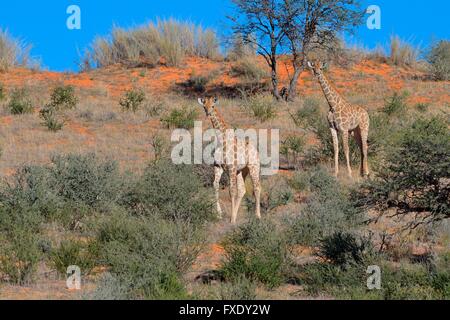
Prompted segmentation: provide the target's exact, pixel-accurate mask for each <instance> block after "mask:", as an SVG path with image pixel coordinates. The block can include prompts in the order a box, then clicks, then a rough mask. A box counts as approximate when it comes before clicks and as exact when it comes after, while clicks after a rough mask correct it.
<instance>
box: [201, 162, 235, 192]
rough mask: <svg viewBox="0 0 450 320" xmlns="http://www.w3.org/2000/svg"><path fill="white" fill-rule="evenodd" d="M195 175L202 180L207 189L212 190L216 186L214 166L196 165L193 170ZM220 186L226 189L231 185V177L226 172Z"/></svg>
mask: <svg viewBox="0 0 450 320" xmlns="http://www.w3.org/2000/svg"><path fill="white" fill-rule="evenodd" d="M193 170H194V172H195V174H196V175H197V176H198V177H199V178H200V181H201V182H202V183H203V186H204V187H205V188H212V187H213V186H214V179H215V174H214V166H211V165H208V164H201V165H195V166H194V168H193ZM220 185H221V187H222V188H225V187H227V186H229V185H230V177H229V176H228V174H227V173H226V172H224V173H223V174H222V178H221V179H220Z"/></svg>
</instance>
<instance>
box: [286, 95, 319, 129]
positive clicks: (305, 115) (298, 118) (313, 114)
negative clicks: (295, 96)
mask: <svg viewBox="0 0 450 320" xmlns="http://www.w3.org/2000/svg"><path fill="white" fill-rule="evenodd" d="M324 117H325V115H324V114H323V113H322V112H321V108H320V102H319V101H318V100H317V99H315V98H306V99H305V101H304V102H303V106H302V107H300V108H298V109H297V111H296V112H295V113H293V114H291V118H292V120H293V121H294V123H295V125H296V126H297V127H300V128H304V129H309V130H313V131H316V130H317V128H318V127H319V125H320V123H319V122H320V121H321V119H322V118H324Z"/></svg>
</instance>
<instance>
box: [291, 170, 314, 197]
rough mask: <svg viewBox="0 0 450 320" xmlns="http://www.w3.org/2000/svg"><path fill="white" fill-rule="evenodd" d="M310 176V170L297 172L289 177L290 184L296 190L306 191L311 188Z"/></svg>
mask: <svg viewBox="0 0 450 320" xmlns="http://www.w3.org/2000/svg"><path fill="white" fill-rule="evenodd" d="M309 179H310V176H309V173H308V172H305V171H301V172H296V173H295V174H294V176H293V177H292V178H291V179H289V186H290V187H291V188H292V189H294V190H295V191H299V192H304V191H308V190H309V186H310V181H309Z"/></svg>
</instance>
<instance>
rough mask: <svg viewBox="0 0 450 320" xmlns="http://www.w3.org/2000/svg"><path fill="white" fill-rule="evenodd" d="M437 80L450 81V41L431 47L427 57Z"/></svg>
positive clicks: (443, 41)
mask: <svg viewBox="0 0 450 320" xmlns="http://www.w3.org/2000/svg"><path fill="white" fill-rule="evenodd" d="M427 60H428V62H429V63H430V64H431V72H432V74H433V76H434V78H435V79H436V80H443V81H448V80H450V41H447V40H442V41H440V42H438V43H436V44H434V45H433V46H432V47H431V50H430V52H429V53H428V55H427Z"/></svg>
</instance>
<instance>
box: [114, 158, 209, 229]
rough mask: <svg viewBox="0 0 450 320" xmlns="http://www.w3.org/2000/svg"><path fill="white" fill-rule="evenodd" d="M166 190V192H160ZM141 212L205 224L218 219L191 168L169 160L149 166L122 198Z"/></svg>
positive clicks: (131, 207)
mask: <svg viewBox="0 0 450 320" xmlns="http://www.w3.org/2000/svg"><path fill="white" fill-rule="evenodd" d="M161 190H164V192H161ZM122 201H123V203H124V205H125V206H126V207H127V208H130V209H131V210H133V212H135V213H136V214H139V215H145V216H151V215H159V216H161V217H163V218H165V219H169V220H184V221H190V222H192V223H194V224H203V223H204V222H206V221H211V220H214V219H215V209H214V203H213V201H212V198H211V195H210V192H208V191H207V189H205V188H204V187H203V185H202V183H201V181H200V179H199V178H198V177H197V175H196V174H195V173H194V172H193V170H192V168H191V167H188V166H177V165H174V164H172V162H170V161H158V162H156V163H153V164H151V165H149V166H148V167H147V168H146V170H145V172H144V174H143V175H142V177H141V178H140V179H139V180H138V181H137V183H136V184H135V185H134V186H133V187H132V189H131V191H130V192H129V193H128V194H127V195H126V196H125V197H124V199H123V200H122Z"/></svg>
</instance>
